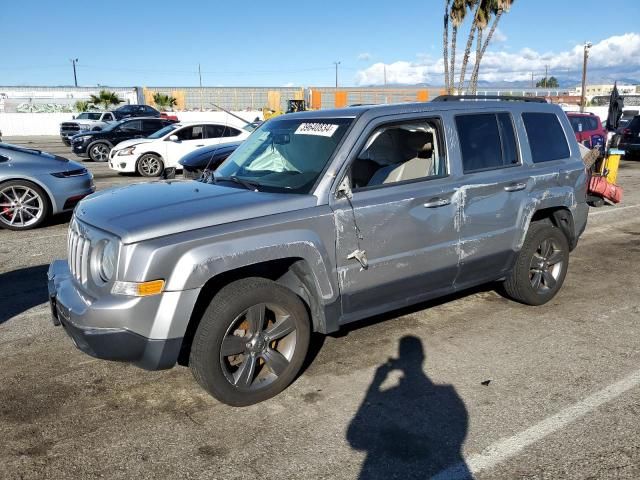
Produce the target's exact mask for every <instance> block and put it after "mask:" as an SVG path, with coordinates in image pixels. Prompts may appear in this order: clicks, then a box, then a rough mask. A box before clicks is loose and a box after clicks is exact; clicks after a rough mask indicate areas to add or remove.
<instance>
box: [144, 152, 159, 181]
mask: <svg viewBox="0 0 640 480" xmlns="http://www.w3.org/2000/svg"><path fill="white" fill-rule="evenodd" d="M140 169H141V170H142V174H143V175H144V176H146V177H155V176H157V175H159V174H160V170H161V169H162V165H161V163H160V160H158V159H157V158H156V157H153V156H150V155H149V156H144V157H142V158H141V159H140Z"/></svg>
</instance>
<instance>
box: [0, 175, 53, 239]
mask: <svg viewBox="0 0 640 480" xmlns="http://www.w3.org/2000/svg"><path fill="white" fill-rule="evenodd" d="M44 210H45V204H44V200H43V199H42V197H41V196H40V194H38V192H36V191H35V190H33V189H32V188H30V187H27V186H24V185H11V186H7V187H5V188H2V189H0V222H2V223H4V224H5V225H8V226H10V227H14V228H27V227H29V226H31V225H33V224H34V223H36V222H38V221H39V220H40V218H41V217H42V215H43V214H44Z"/></svg>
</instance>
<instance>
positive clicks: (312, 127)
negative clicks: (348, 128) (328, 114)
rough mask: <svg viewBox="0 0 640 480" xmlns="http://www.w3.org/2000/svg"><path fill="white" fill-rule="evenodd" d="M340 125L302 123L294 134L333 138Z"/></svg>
mask: <svg viewBox="0 0 640 480" xmlns="http://www.w3.org/2000/svg"><path fill="white" fill-rule="evenodd" d="M338 126H339V125H333V124H331V123H301V124H300V126H299V127H298V129H297V130H296V131H295V132H294V134H295V135H318V136H320V137H332V136H333V134H334V133H336V130H337V129H338Z"/></svg>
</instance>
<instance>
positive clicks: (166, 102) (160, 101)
mask: <svg viewBox="0 0 640 480" xmlns="http://www.w3.org/2000/svg"><path fill="white" fill-rule="evenodd" d="M153 103H154V104H155V105H156V107H158V110H161V111H163V112H164V111H166V110H169V109H170V108H171V107H175V106H176V104H177V103H178V101H177V100H176V99H175V97H171V96H169V95H164V94H162V93H160V92H157V93H154V94H153Z"/></svg>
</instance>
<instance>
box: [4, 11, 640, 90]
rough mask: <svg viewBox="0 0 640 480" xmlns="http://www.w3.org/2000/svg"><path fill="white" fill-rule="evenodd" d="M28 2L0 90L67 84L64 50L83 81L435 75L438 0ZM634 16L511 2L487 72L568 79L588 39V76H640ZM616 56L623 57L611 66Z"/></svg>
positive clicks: (277, 82) (364, 80)
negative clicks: (548, 71)
mask: <svg viewBox="0 0 640 480" xmlns="http://www.w3.org/2000/svg"><path fill="white" fill-rule="evenodd" d="M26 5H27V3H25V2H10V1H7V2H3V6H2V8H1V9H0V15H1V18H2V27H1V28H0V45H1V55H2V62H0V85H65V84H67V85H68V84H72V82H73V74H72V68H71V63H70V61H69V59H70V58H72V57H74V58H75V57H77V58H78V59H79V62H78V80H79V84H80V85H96V84H102V85H110V86H129V85H149V86H154V85H155V86H161V85H184V86H187V85H197V84H198V75H197V66H198V63H200V64H201V66H202V72H203V74H202V76H203V84H204V85H207V86H216V85H224V86H245V85H246V86H283V85H288V84H292V85H305V86H331V85H333V83H334V66H333V62H334V61H335V60H339V61H340V62H341V65H340V83H341V84H343V85H357V84H376V83H380V82H381V72H382V71H383V67H382V65H383V64H384V65H388V67H387V73H388V77H389V78H390V81H395V82H398V83H412V82H413V81H416V82H425V83H430V84H439V83H441V81H442V80H441V78H442V77H441V74H439V73H438V72H439V71H441V68H442V66H441V63H440V65H439V66H438V62H439V61H441V54H442V8H443V7H442V5H443V2H442V1H441V0H435V1H428V0H421V1H414V0H407V1H404V2H388V1H378V0H376V1H367V2H349V1H345V0H342V1H334V0H325V1H324V2H320V3H315V4H313V3H312V4H308V3H306V2H302V1H296V2H293V1H284V0H283V1H278V0H273V1H271V2H265V1H262V2H254V1H245V2H213V1H200V0H190V1H188V2H157V1H156V2H150V1H129V2H122V1H119V0H112V1H111V2H99V3H96V2H91V1H83V2H77V1H65V2H51V1H50V0H47V1H43V0H37V1H31V2H28V8H27V7H26ZM165 5H166V6H165ZM608 6H611V8H608ZM639 20H640V1H638V0H620V1H615V2H611V1H610V2H603V1H602V0H599V1H596V0H580V1H563V0H553V1H551V0H538V1H536V2H532V1H528V0H517V1H516V2H515V3H514V6H513V8H512V10H511V12H509V13H508V14H507V15H505V16H503V18H502V19H501V21H500V25H499V28H498V35H497V36H496V40H498V41H496V42H493V43H492V46H491V47H490V48H489V53H488V57H485V60H486V61H487V62H488V63H487V72H486V77H485V79H486V80H489V81H500V80H519V79H522V78H526V77H527V75H528V76H530V73H527V72H528V71H529V70H530V71H534V72H535V74H536V76H538V74H539V73H541V72H542V71H543V69H544V65H546V64H552V66H553V68H552V73H553V69H556V70H558V71H560V70H562V69H565V70H566V72H565V73H566V75H567V76H569V77H573V75H574V74H575V70H576V68H577V67H576V59H577V57H579V55H577V54H576V52H577V51H574V50H573V49H574V47H576V46H577V45H580V44H582V42H583V41H585V40H590V41H592V42H593V43H594V44H596V45H600V48H599V49H598V50H597V51H594V54H593V55H594V60H593V61H594V70H593V72H594V75H595V76H598V75H604V73H599V72H605V73H606V74H607V75H608V74H611V75H613V76H616V75H618V76H621V77H625V78H627V77H629V76H631V78H637V79H638V80H639V81H640V22H639ZM625 33H626V34H632V35H631V36H626V37H622V35H623V34H625ZM612 37H613V38H614V39H616V40H613V41H611V40H610V39H611V38H612ZM465 39H466V33H464V32H463V33H462V34H461V35H460V36H459V48H462V47H463V45H461V44H464V42H465ZM612 52H614V53H615V52H618V53H621V55H620V56H621V57H622V59H621V60H620V61H617V62H616V61H614V62H612V61H611V55H612ZM459 56H460V54H459ZM614 56H615V55H614ZM578 60H579V59H578ZM578 63H579V61H578ZM483 66H484V61H483ZM560 73H562V72H560Z"/></svg>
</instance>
